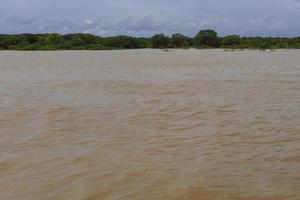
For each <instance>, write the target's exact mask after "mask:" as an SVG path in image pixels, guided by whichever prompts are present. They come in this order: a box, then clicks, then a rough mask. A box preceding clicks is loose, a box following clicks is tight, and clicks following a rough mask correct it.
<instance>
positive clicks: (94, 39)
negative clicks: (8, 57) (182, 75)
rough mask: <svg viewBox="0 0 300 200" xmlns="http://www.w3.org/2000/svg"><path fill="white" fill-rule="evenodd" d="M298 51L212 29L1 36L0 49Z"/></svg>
mask: <svg viewBox="0 0 300 200" xmlns="http://www.w3.org/2000/svg"><path fill="white" fill-rule="evenodd" d="M145 48H154V49H189V48H196V49H220V48H221V49H229V50H232V49H234V50H244V49H259V50H267V49H271V50H275V49H300V37H294V38H287V37H240V36H239V35H228V36H225V37H220V36H218V34H217V32H215V31H214V30H202V31H199V33H198V34H197V35H196V36H195V37H187V36H184V35H183V34H180V33H176V34H173V35H172V36H166V35H164V34H156V35H154V36H152V37H149V38H146V37H132V36H126V35H119V36H112V37H101V36H98V35H92V34H84V33H74V34H67V35H60V34H57V33H47V34H30V33H23V34H0V50H19V51H28V50H29V51H37V50H38V51H49V50H50V51H52V50H123V49H145Z"/></svg>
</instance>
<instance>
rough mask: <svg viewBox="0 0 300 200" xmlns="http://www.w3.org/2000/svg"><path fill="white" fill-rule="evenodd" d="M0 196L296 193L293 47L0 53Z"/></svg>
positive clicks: (298, 159)
mask: <svg viewBox="0 0 300 200" xmlns="http://www.w3.org/2000/svg"><path fill="white" fill-rule="evenodd" d="M0 199H1V200H8V199H14V200H98V199H99V200H102V199H103V200H118V199H121V200H123V199H124V200H132V199H138V200H139V199H143V200H160V199H164V200H208V199H210V200H299V199H300V51H299V50H289V51H287V50H278V51H274V52H270V51H266V52H261V51H235V52H229V51H223V50H174V51H170V52H164V51H161V50H126V51H58V52H13V51H2V52H0Z"/></svg>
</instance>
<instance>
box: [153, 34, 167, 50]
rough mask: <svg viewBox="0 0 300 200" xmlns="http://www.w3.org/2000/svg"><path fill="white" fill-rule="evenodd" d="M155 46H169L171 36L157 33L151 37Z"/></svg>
mask: <svg viewBox="0 0 300 200" xmlns="http://www.w3.org/2000/svg"><path fill="white" fill-rule="evenodd" d="M151 42H152V47H153V48H162V49H163V48H167V47H168V44H169V38H168V37H167V36H165V35H164V34H157V35H154V36H153V37H152V38H151Z"/></svg>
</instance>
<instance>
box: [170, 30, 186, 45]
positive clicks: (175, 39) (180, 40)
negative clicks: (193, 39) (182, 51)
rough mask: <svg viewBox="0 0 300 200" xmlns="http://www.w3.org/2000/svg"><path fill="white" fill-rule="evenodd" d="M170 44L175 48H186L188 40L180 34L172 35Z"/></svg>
mask: <svg viewBox="0 0 300 200" xmlns="http://www.w3.org/2000/svg"><path fill="white" fill-rule="evenodd" d="M171 44H172V46H174V47H175V48H188V47H189V46H190V44H189V42H188V38H187V37H185V36H184V35H182V34H180V33H176V34H174V35H172V38H171Z"/></svg>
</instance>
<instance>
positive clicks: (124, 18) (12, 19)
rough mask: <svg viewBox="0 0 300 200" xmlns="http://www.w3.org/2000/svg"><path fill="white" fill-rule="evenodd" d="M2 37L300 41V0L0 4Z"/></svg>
mask: <svg viewBox="0 0 300 200" xmlns="http://www.w3.org/2000/svg"><path fill="white" fill-rule="evenodd" d="M0 5H1V7H0V33H24V32H31V33H46V32H58V33H62V34H65V33H73V32H86V33H93V34H99V35H120V34H129V35H134V36H150V35H153V34H155V33H161V32H162V33H165V34H168V35H170V34H173V33H176V32H180V33H184V34H186V35H189V36H192V35H195V34H196V33H197V32H198V30H200V29H206V28H212V29H216V30H217V31H218V32H219V33H220V34H221V35H227V34H233V33H234V34H240V35H245V36H254V35H261V36H300V23H299V22H298V19H299V18H300V0H284V1H282V0H245V1H241V0H181V1H179V0H151V1H146V0H122V1H121V0H76V1H73V0H43V1H41V0H22V1H20V0H0Z"/></svg>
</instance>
